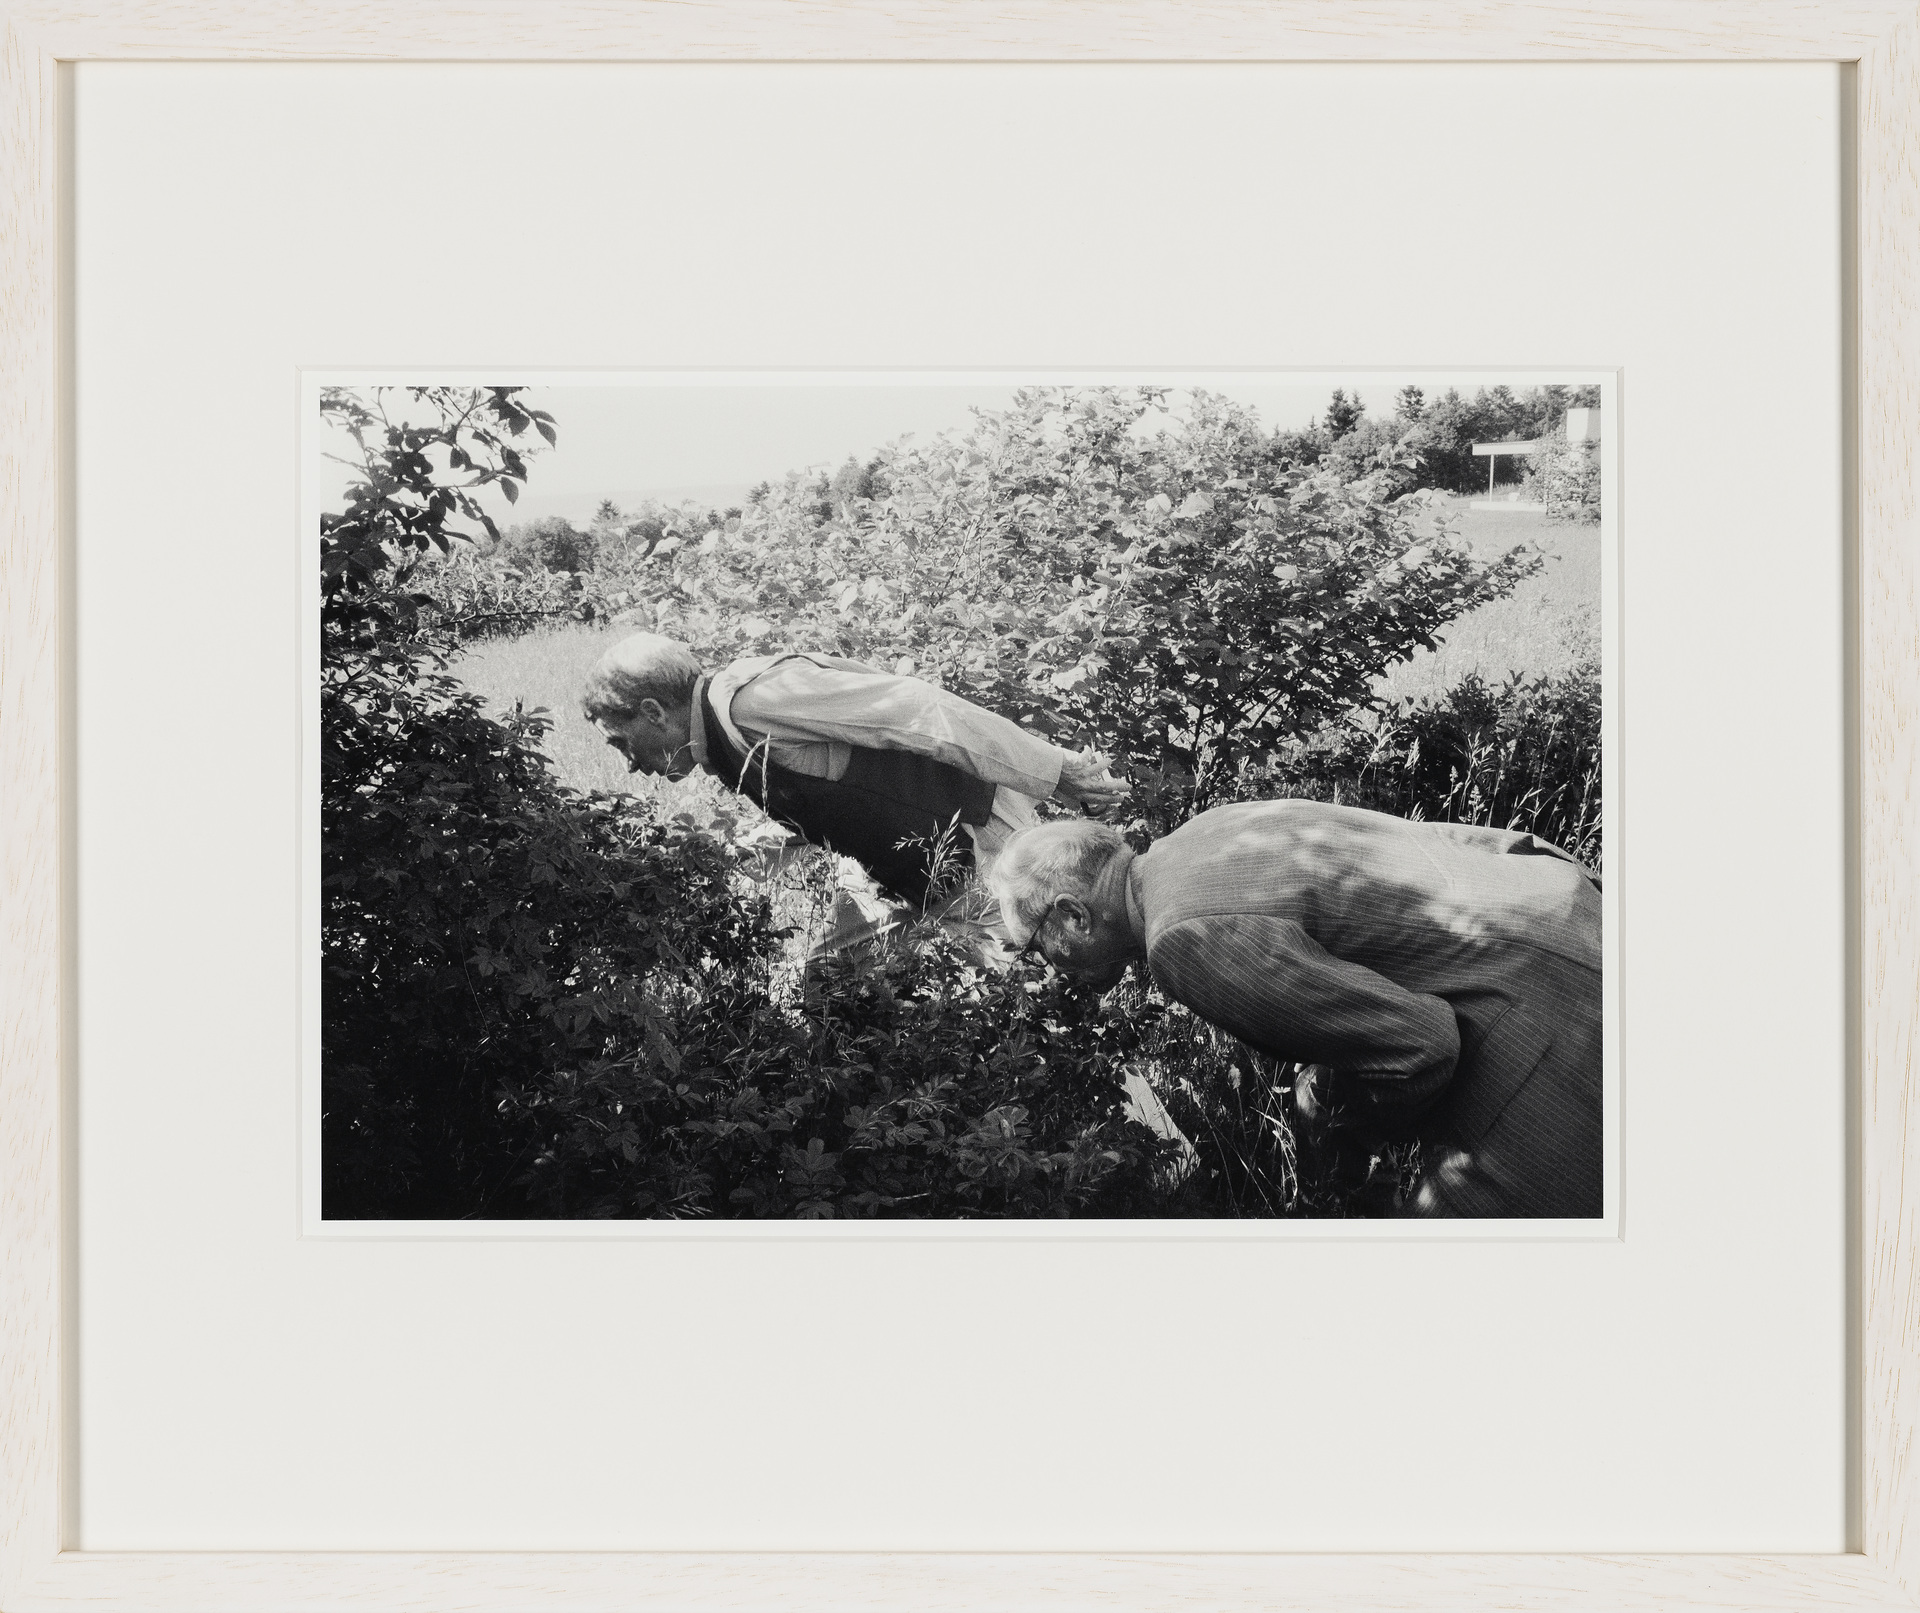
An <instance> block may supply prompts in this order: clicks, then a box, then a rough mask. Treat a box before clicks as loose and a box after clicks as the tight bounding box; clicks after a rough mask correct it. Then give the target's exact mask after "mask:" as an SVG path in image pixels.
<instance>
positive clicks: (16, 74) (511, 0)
mask: <svg viewBox="0 0 1920 1613" xmlns="http://www.w3.org/2000/svg"><path fill="white" fill-rule="evenodd" d="M5 15H6V25H5V26H6V32H5V38H4V43H0V97H3V99H0V115H3V116H4V120H5V122H4V131H5V135H4V139H3V140H0V612H3V613H4V614H3V615H0V860H3V864H4V871H5V885H4V891H5V909H4V917H3V922H0V1251H3V1252H4V1264H3V1265H0V1352H3V1353H0V1610H4V1613H55V1610H73V1609H76V1608H79V1607H81V1606H85V1607H87V1608H89V1609H101V1610H106V1609H128V1610H133V1609H140V1610H148V1609H152V1610H155V1613H162V1610H166V1613H172V1610H178V1613H215V1610H233V1613H240V1610H242V1609H253V1608H257V1607H261V1606H272V1607H274V1608H276V1609H282V1610H287V1613H294V1610H305V1609H315V1610H319V1609H336V1608H340V1607H344V1606H346V1605H347V1604H348V1603H350V1602H351V1603H352V1604H354V1605H356V1606H359V1607H365V1608H367V1609H370V1610H380V1609H393V1610H395V1613H398V1610H401V1609H407V1608H418V1607H420V1606H423V1605H426V1606H431V1607H433V1608H435V1609H441V1610H455V1609H460V1610H465V1609H473V1610H496V1609H497V1610H503V1613H504V1610H507V1609H515V1610H519V1609H546V1608H552V1609H566V1610H574V1609H580V1610H585V1609H589V1608H594V1609H598V1608H604V1607H607V1606H609V1605H610V1604H615V1603H617V1604H618V1605H620V1606H622V1607H628V1608H635V1609H666V1608H674V1609H722V1608H724V1609H759V1608H768V1609H771V1608H775V1607H779V1608H786V1609H791V1608H807V1607H817V1608H822V1609H826V1608H843V1607H880V1606H892V1605H898V1606H911V1607H913V1608H915V1609H918V1610H923V1613H940V1610H947V1609H952V1610H955V1613H960V1610H965V1613H987V1610H998V1609H1014V1608H1027V1607H1046V1608H1058V1609H1065V1608H1088V1609H1092V1608H1102V1609H1114V1608H1184V1607H1191V1608H1196V1609H1199V1608H1205V1609H1209V1610H1226V1609H1236V1608H1244V1609H1254V1608H1259V1609H1279V1608H1305V1607H1312V1608H1330V1609H1331V1608H1340V1609H1348V1608H1352V1609H1358V1608H1410V1609H1411V1608H1418V1609H1423V1610H1428V1609H1431V1610H1440V1609H1449V1608H1457V1609H1462V1610H1466V1609H1475V1610H1478V1609H1484V1608H1488V1607H1495V1606H1497V1607H1502V1608H1514V1609H1545V1608H1587V1609H1607V1610H1630V1609H1649V1610H1651V1609H1663V1610H1664V1609H1669V1608H1674V1607H1698V1608H1717V1609H1735V1608H1741V1609H1784V1608H1805V1607H1836V1608H1838V1607H1846V1608H1869V1607H1871V1608H1891V1607H1913V1606H1916V1605H1920V1452H1916V1436H1917V1435H1920V1185H1916V1187H1915V1189H1914V1190H1912V1191H1910V1190H1909V1178H1910V1176H1911V1175H1913V1174H1915V1173H1920V1106H1916V1104H1915V1101H1914V1089H1913V1076H1914V1053H1915V1049H1914V1013H1915V1006H1916V1003H1917V1002H1920V776H1917V775H1920V743H1917V737H1920V736H1917V734H1916V729H1917V728H1920V457H1917V456H1916V441H1917V440H1920V432H1916V430H1915V426H1914V422H1915V417H1916V413H1917V412H1920V0H1841V3H1834V4H1802V3H1797V0H1622V3H1615V4H1586V3H1581V0H1559V3H1555V0H1510V3H1509V0H1458V3H1455V4H1446V3H1440V0H1213V3H1209V4H1204V5H1200V4H1192V3H1183V0H1111V3H1108V0H998V3H996V4H994V5H992V6H988V5H985V4H979V3H977V0H972V3H970V0H551V3H542V0H467V3H465V4H462V5H459V6H453V5H447V4H423V5H419V6H413V7H409V8H406V9H405V10H402V9H400V8H392V9H386V8H374V7H346V8H340V9H339V10H338V11H337V12H331V11H328V10H326V9H320V8H316V9H315V10H312V11H300V10H296V9H294V8H291V7H284V6H282V5H281V4H279V3H277V0H103V3H99V4H82V3H74V4H61V3H42V0H21V3H18V4H14V5H11V6H10V7H9V8H8V9H7V11H6V14H5ZM168 58H176V59H177V58H194V59H199V60H299V59H316V58H322V59H334V60H341V59H353V60H368V61H372V60H383V59H412V60H439V61H449V60H493V59H505V60H519V61H527V60H548V61H566V60H580V61H616V60H654V61H675V60H688V61H691V60H785V61H797V60H840V61H845V60H894V61H900V60H950V61H962V60H1027V61H1032V60H1135V61H1170V60H1189V61H1194V60H1295V61H1313V60H1321V61H1334V60H1398V61H1416V60H1417V61H1447V60H1475V61H1491V60H1583V59H1584V60H1595V61H1628V60H1697V61H1734V60H1757V59H1771V60H1783V59H1784V60H1814V61H1839V62H1846V63H1851V64H1854V66H1855V90H1856V93H1855V97H1854V103H1853V104H1854V110H1855V119H1854V141H1855V145H1854V151H1855V158H1856V162H1855V171H1856V175H1857V186H1856V195H1855V197H1854V205H1855V220H1856V230H1855V243H1856V247H1855V257H1854V266H1855V274H1854V277H1855V290H1856V297H1855V308H1856V319H1855V330H1854V332H1853V339H1854V344H1855V353H1856V362H1855V364H1854V366H1853V380H1854V386H1853V389H1852V391H1853V405H1854V408H1855V410H1856V414H1855V417H1854V422H1853V424H1854V432H1853V436H1854V441H1855V444H1856V449H1857V460H1858V483H1857V494H1856V500H1855V505H1854V512H1853V513H1854V527H1855V532H1856V539H1855V552H1854V555H1853V556H1852V560H1853V567H1854V573H1853V575H1854V587H1853V603H1854V610H1855V616H1854V622H1853V627H1854V644H1855V655H1854V665H1853V680H1854V681H1853V702H1852V704H1853V713H1852V718H1853V720H1852V733H1851V735H1850V742H1851V743H1850V754H1851V755H1852V757H1853V758H1854V764H1855V765H1854V769H1853V778H1852V780H1851V785H1852V788H1853V791H1854V794H1853V803H1854V844H1853V846H1852V848H1851V850H1852V855H1851V857H1850V859H1849V869H1850V874H1851V879H1852V887H1853V888H1852V891H1851V892H1850V894H1851V895H1852V897H1853V899H1854V903H1855V911H1856V913H1857V916H1858V917H1857V922H1858V926H1859V927H1858V930H1857V931H1856V945H1857V953H1856V957H1855V958H1854V960H1853V964H1854V968H1853V976H1854V979H1855V981H1856V982H1857V990H1856V992H1855V1010H1856V1020H1855V1035H1854V1045H1855V1048H1856V1050H1857V1068H1858V1072H1859V1079H1858V1083H1857V1087H1856V1097H1855V1104H1856V1108H1855V1136H1856V1152H1855V1156H1854V1157H1855V1164H1856V1192H1855V1195H1854V1214H1855V1216H1856V1222H1855V1230H1856V1237H1855V1253H1854V1267H1853V1271H1852V1273H1851V1283H1850V1292H1851V1293H1852V1295H1853V1296H1854V1298H1853V1312H1854V1314H1853V1318H1852V1336H1853V1343H1854V1349H1855V1352H1856V1353H1855V1367H1856V1390H1855V1398H1854V1401H1853V1406H1854V1419H1855V1427H1854V1429H1853V1430H1852V1439H1853V1448H1854V1451H1855V1453H1856V1457H1857V1460H1856V1463H1855V1469H1856V1473H1855V1479H1854V1483H1855V1486H1856V1489H1855V1494H1854V1496H1853V1497H1852V1503H1853V1504H1852V1513H1853V1516H1854V1517H1855V1519H1856V1520H1857V1524H1856V1527H1857V1531H1858V1538H1857V1545H1858V1548H1859V1549H1858V1550H1857V1551H1855V1552H1852V1553H1848V1554H1844V1555H1835V1556H1828V1557H1819V1556H1815V1557H1725V1556H1715V1557H1707V1556H1680V1555H1675V1556H1635V1557H1623V1556H1478V1555H1476V1556H1454V1555H1432V1556H1399V1555H1392V1556H1388V1555H1382V1556H1366V1557H1347V1556H1318V1555H1286V1554H1272V1555H1242V1554H1232V1555H1229V1554H1196V1555H1186V1556H1172V1555H1153V1556H1127V1555H1115V1554H1103V1555H1092V1554H1069V1553H1059V1554H1026V1555H1023V1554H968V1553H953V1554H939V1555H916V1554H904V1553H828V1552H821V1553H808V1554H767V1553H744V1554H736V1555H713V1554H689V1553H674V1552H655V1553H644V1552H636V1553H552V1554H535V1553H439V1554H412V1553H207V1552H177V1553H101V1552H75V1551H66V1550H63V1549H62V1536H61V1517H62V1514H63V1511H64V1510H65V1505H64V1503H65V1500H66V1497H67V1490H66V1486H67V1485H68V1484H69V1483H70V1480H71V1475H70V1474H68V1473H66V1472H65V1471H64V1466H63V1444H62V1429H63V1426H64V1424H65V1421H66V1416H67V1411H68V1406H67V1403H66V1400H65V1395H66V1389H65V1386H64V1385H63V1374H62V1361H63V1353H64V1352H63V1340H62V1329H63V1322H64V1314H65V1313H64V1310H63V1294H64V1293H65V1292H67V1291H68V1289H69V1285H70V1281H71V1276H72V1273H71V1271H70V1269H69V1266H68V1261H69V1258H70V1254H69V1251H68V1250H67V1248H66V1246H65V1245H64V1244H63V1241H62V1236H61V1229H62V1225H63V1222H64V1221H65V1219H66V1215H67V1204H66V1201H65V1198H64V1197H63V1193H64V1188H63V1182H64V1181H65V1180H66V1179H67V1171H66V1163H67V1161H68V1159H69V1158H70V1149H71V1128H72V1115H71V1110H70V1108H69V1107H68V1105H67V1101H66V1093H65V1087H66V1084H65V1083H64V1082H63V1080H62V1072H63V1070H64V1069H65V1068H66V1063H67V1052H68V1047H69V1038H68V1035H67V1030H66V1025H67V1021H66V1019H65V1017H64V1015H65V1011H66V1010H65V1004H64V1000H63V988H64V984H65V982H66V981H67V980H68V979H70V978H71V975H70V963H71V959H70V954H69V950H68V948H69V944H70V926H69V925H68V924H67V923H66V914H67V911H68V901H69V897H70V894H71V877H70V876H71V869H70V866H69V864H70V858H71V851H72V837H71V833H70V823H71V820H70V810H71V805H70V804H71V790H70V789H69V788H68V787H67V780H66V777H65V775H64V774H63V768H64V766H65V765H66V758H65V756H64V750H63V746H62V744H61V742H60V741H61V733H62V725H63V704H64V700H65V698H66V694H65V692H66V689H67V688H68V686H69V683H70V670H71V668H70V665H69V659H70V656H71V641H70V634H69V632H68V630H67V624H66V620H65V616H64V611H65V605H66V600H67V599H68V598H69V581H68V572H67V556H68V554H69V552H70V546H69V545H68V544H67V542H66V541H65V540H66V532H65V529H64V525H63V522H64V516H63V494H64V492H65V488H66V485H67V463H68V461H67V458H66V455H67V454H68V452H69V449H70V440H69V438H70V432H69V431H68V430H67V429H66V424H65V423H66V418H67V417H66V414H65V410H66V397H65V394H64V391H63V382H62V377H63V372H64V370H65V348H64V338H63V336H62V326H61V317H62V313H63V310H62V308H61V291H60V278H59V274H60V265H61V261H62V256H63V253H62V245H61V231H62V229H63V227H64V222H65V221H64V215H63V207H62V202H61V190H60V179H61V176H60V171H59V160H60V153H61V149H62V131H61V128H60V118H61V99H60V95H59V80H60V72H59V68H60V64H61V63H63V62H70V61H78V60H96V61H97V60H141V59H146V60H162V59H168Z"/></svg>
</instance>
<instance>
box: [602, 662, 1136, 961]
mask: <svg viewBox="0 0 1920 1613" xmlns="http://www.w3.org/2000/svg"><path fill="white" fill-rule="evenodd" d="M581 704H582V707H583V708H584V709H585V711H586V714H587V716H588V717H589V718H590V719H592V721H593V722H594V723H596V724H597V725H598V726H599V728H600V729H601V731H602V732H603V733H604V734H605V735H606V737H607V743H608V744H609V745H611V746H613V747H614V749H616V750H617V751H619V752H620V754H621V755H622V756H624V757H625V758H626V760H627V769H628V771H629V772H640V773H658V774H664V775H666V776H667V777H669V778H684V777H685V776H686V775H687V774H688V773H690V772H692V771H693V770H694V769H695V768H696V767H698V768H704V769H705V770H706V771H707V772H709V773H712V774H713V775H714V776H715V777H717V778H718V779H720V780H721V781H722V782H723V783H725V784H726V785H727V786H728V787H729V788H730V789H734V790H737V791H739V792H740V793H741V794H742V795H745V796H747V797H748V798H749V799H750V800H752V801H754V802H755V803H757V804H758V805H759V806H761V807H762V808H764V809H765V811H766V812H767V813H768V815H769V816H770V817H772V818H773V819H774V820H775V821H776V822H778V823H781V824H783V825H785V826H786V827H787V828H789V829H792V830H794V831H796V832H797V833H798V834H800V835H801V836H803V837H804V838H805V839H806V840H808V841H810V842H812V843H813V844H814V845H818V846H824V847H826V848H828V849H829V850H831V851H835V852H838V853H839V854H841V855H842V856H846V857H851V858H853V859H855V860H856V861H857V862H859V863H860V864H861V865H862V866H863V867H864V868H865V869H866V870H867V872H868V873H869V874H870V875H871V876H872V878H873V881H874V883H875V885H876V886H877V887H878V892H879V893H880V894H879V896H878V898H876V897H875V896H874V894H873V893H872V892H861V891H858V890H848V891H845V892H843V895H842V900H841V903H840V908H839V911H838V912H837V913H836V914H835V917H834V921H833V930H832V932H831V933H830V934H829V935H828V936H827V937H826V939H825V940H824V941H823V942H822V943H821V944H820V946H819V947H817V948H816V949H815V950H816V952H822V951H829V950H833V949H834V948H837V947H844V946H849V945H852V944H853V943H854V942H856V941H858V940H861V939H864V938H865V937H867V936H870V935H874V934H877V933H879V932H880V931H883V930H885V929H887V928H889V927H891V926H892V925H894V924H897V923H899V922H900V921H901V920H902V919H904V918H905V917H907V916H908V914H909V911H910V910H917V909H918V908H920V907H921V905H922V904H924V903H925V902H926V900H927V897H928V892H929V886H930V884H931V881H932V876H933V866H932V863H933V857H934V848H935V846H936V845H938V844H940V843H941V842H942V839H943V837H946V843H947V844H949V845H951V846H953V849H954V851H955V852H956V853H957V855H958V856H959V858H960V859H961V861H962V863H963V864H964V863H966V862H971V863H972V864H973V865H974V867H975V869H976V870H977V871H978V872H980V873H982V874H984V873H985V872H986V871H987V869H989V868H990V867H991V866H992V863H993V859H994V857H995V856H996V855H997V854H998V852H999V849H1000V847H1001V846H1002V845H1003V844H1004V843H1005V841H1006V839H1007V838H1008V836H1010V835H1011V834H1013V833H1014V832H1015V831H1016V830H1018V829H1020V828H1023V827H1025V826H1026V825H1028V824H1031V823H1033V822H1034V821H1035V820H1034V812H1033V803H1034V801H1035V800H1037V799H1040V798H1043V797H1052V798H1053V799H1055V800H1059V801H1064V802H1068V803H1071V804H1076V805H1077V804H1082V803H1084V804H1086V805H1089V806H1092V807H1096V808H1098V807H1105V806H1108V805H1111V804H1112V803H1113V802H1115V801H1118V800H1119V799H1121V798H1122V797H1123V796H1124V795H1125V794H1126V786H1125V785H1124V784H1122V783H1120V782H1119V781H1118V780H1116V779H1112V778H1109V777H1108V776H1107V772H1106V768H1105V766H1104V764H1103V763H1101V762H1100V761H1099V760H1098V759H1097V758H1094V757H1090V756H1077V755H1074V754H1072V753H1070V752H1067V751H1063V750H1060V749H1058V748H1057V747H1055V746H1053V745H1049V744H1048V743H1047V742H1046V741H1045V740H1043V739H1041V738H1040V737H1039V736H1038V735H1036V734H1030V733H1028V732H1027V731H1026V730H1024V729H1022V728H1020V727H1018V726H1016V725H1015V724H1013V723H1011V722H1009V721H1007V719H1006V718H1004V717H1000V716H997V715H995V714H994V713H993V712H990V711H984V710H982V709H981V708H980V707H978V706H976V705H973V704H971V703H970V702H969V701H966V700H963V699H961V698H960V697H959V696H958V695H954V694H949V693H948V692H946V691H945V690H943V689H937V688H935V687H934V686H933V685H932V684H930V683H926V682H924V681H922V680H921V679H919V678H909V677H898V676H894V675H892V674H890V673H885V672H880V671H877V670H876V669H874V668H873V667H870V666H867V665H865V664H863V663H862V662H859V661H849V660H844V659H842V658H841V657H839V656H832V655H810V654H789V655H766V656H753V657H749V658H747V659H745V660H740V661H735V662H733V663H732V664H731V665H730V666H728V667H725V668H724V669H722V670H721V671H719V672H717V673H714V674H713V675H712V676H708V675H707V673H706V672H705V671H704V670H703V669H702V668H701V666H700V663H699V662H698V661H697V660H696V659H695V658H694V656H693V653H692V651H690V650H689V649H688V648H687V647H686V645H684V644H682V643H680V642H679V641H678V640H677V639H670V638H664V637H662V636H661V635H659V634H657V633H635V634H634V635H633V636H632V637H630V638H625V639H622V640H621V641H620V642H619V643H618V644H616V645H614V646H613V648H612V649H610V650H608V651H607V653H606V654H605V655H604V656H602V657H601V659H600V662H599V664H598V665H597V666H596V667H595V668H594V669H593V672H592V674H591V676H590V677H589V678H588V680H587V685H586V688H585V690H584V692H583V694H582V697H581ZM956 824H957V825H958V826H959V829H960V830H961V831H962V832H961V833H959V834H958V835H957V836H956V835H955V834H954V828H955V825H956ZM956 841H957V843H956Z"/></svg>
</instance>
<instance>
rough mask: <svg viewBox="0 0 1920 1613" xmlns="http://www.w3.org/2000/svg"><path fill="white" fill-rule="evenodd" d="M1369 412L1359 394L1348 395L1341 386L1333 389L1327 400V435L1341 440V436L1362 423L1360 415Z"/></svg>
mask: <svg viewBox="0 0 1920 1613" xmlns="http://www.w3.org/2000/svg"><path fill="white" fill-rule="evenodd" d="M1366 412H1367V406H1366V405H1365V404H1364V403H1362V402H1361V401H1360V399H1359V397H1358V395H1356V396H1354V397H1351V398H1350V397H1348V396H1347V394H1346V392H1345V390H1344V389H1343V388H1341V387H1335V388H1334V389H1333V396H1332V398H1330V399H1329V400H1328V402H1327V419H1326V428H1327V435H1328V436H1329V437H1331V438H1333V439H1334V441H1336V442H1337V441H1339V439H1340V438H1342V437H1344V436H1346V434H1347V433H1348V432H1349V431H1351V430H1353V428H1354V427H1355V426H1357V425H1359V424H1360V417H1361V416H1362V415H1363V414H1365V413H1366Z"/></svg>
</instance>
